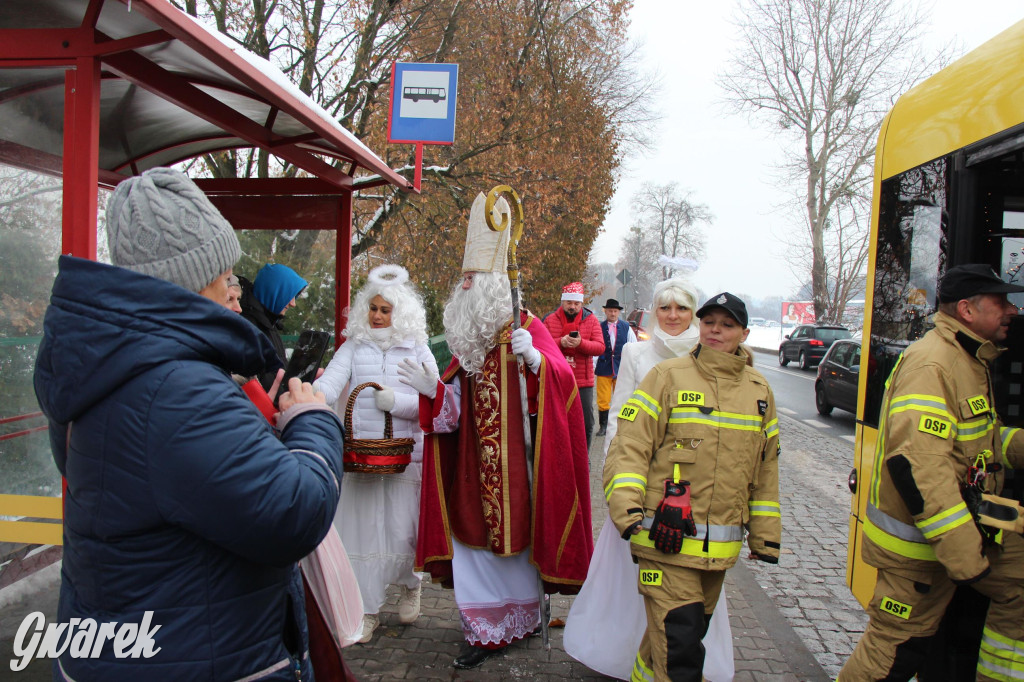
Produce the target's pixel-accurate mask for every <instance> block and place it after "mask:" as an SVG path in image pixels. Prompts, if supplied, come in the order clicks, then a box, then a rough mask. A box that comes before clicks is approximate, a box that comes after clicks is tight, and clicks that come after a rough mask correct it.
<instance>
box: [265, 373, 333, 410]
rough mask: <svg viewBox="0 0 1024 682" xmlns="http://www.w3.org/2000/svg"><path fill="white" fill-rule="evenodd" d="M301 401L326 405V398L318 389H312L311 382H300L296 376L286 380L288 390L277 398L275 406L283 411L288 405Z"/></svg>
mask: <svg viewBox="0 0 1024 682" xmlns="http://www.w3.org/2000/svg"><path fill="white" fill-rule="evenodd" d="M301 403H320V404H321V405H326V404H327V399H326V398H325V397H324V394H323V393H321V392H320V391H314V390H313V384H310V383H302V381H300V380H299V378H298V377H292V378H291V379H289V380H288V391H287V392H286V393H284V394H282V395H281V397H280V398H278V400H277V406H278V407H279V408H280V409H281V411H282V412H284V411H285V410H287V409H288V408H289V407H291V406H293V405H299V404H301Z"/></svg>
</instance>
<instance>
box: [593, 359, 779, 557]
mask: <svg viewBox="0 0 1024 682" xmlns="http://www.w3.org/2000/svg"><path fill="white" fill-rule="evenodd" d="M747 358H748V352H747V351H746V350H745V349H742V348H741V349H740V350H739V351H738V352H737V353H736V354H727V353H722V352H720V351H716V350H712V349H710V348H706V347H703V346H701V345H697V346H696V347H695V348H694V349H693V350H692V351H691V352H690V353H688V354H687V355H684V356H682V357H679V358H673V359H671V360H666V361H665V362H662V363H661V364H659V365H657V366H656V367H655V368H654V369H653V370H651V371H650V372H649V373H648V374H647V376H646V377H645V378H644V380H643V381H642V382H640V385H639V387H637V389H636V391H634V392H633V395H632V397H631V398H630V399H629V400H628V401H627V402H626V403H625V404H624V405H623V406H622V408H621V409H620V410H619V414H618V420H619V422H618V432H617V434H616V436H615V439H614V441H613V442H612V444H611V446H610V447H609V449H608V458H607V459H606V460H605V467H604V486H605V497H606V498H607V500H608V509H609V512H610V514H611V519H612V522H613V523H614V524H615V527H616V528H617V529H618V530H619V532H620V533H623V537H624V538H627V539H628V540H629V542H630V545H631V550H632V553H633V554H634V555H636V556H644V557H649V558H651V559H655V560H657V561H660V562H664V563H670V564H676V565H680V566H687V567H690V568H697V569H703V570H725V569H727V568H729V567H730V566H732V565H733V564H735V563H736V559H737V557H738V556H739V554H740V550H741V548H742V545H743V532H744V527H746V529H747V530H748V531H749V535H748V537H747V544H748V545H749V546H750V549H751V551H753V552H754V553H756V554H758V555H761V556H764V557H773V558H776V559H777V558H778V556H779V542H780V539H781V534H782V517H781V514H780V507H779V466H778V465H779V460H778V455H779V446H778V443H779V424H778V419H777V418H776V416H775V398H774V396H773V395H772V390H771V387H769V385H768V382H767V381H766V380H765V378H764V377H763V376H761V374H759V373H758V372H757V371H756V370H755V369H753V368H752V367H749V366H748V365H747ZM667 479H673V480H679V481H689V482H690V504H691V506H692V508H693V518H694V521H695V523H696V526H697V534H696V536H695V537H686V538H684V540H683V546H682V550H681V551H680V552H679V553H678V554H676V555H671V556H670V555H667V554H664V553H662V552H661V551H660V550H658V549H655V547H654V544H653V542H652V541H651V539H650V537H649V533H648V531H649V528H650V525H651V522H652V519H653V516H654V512H655V509H656V508H657V507H658V504H659V503H660V502H661V500H662V497H663V495H664V490H665V481H666V480H667ZM638 521H639V522H641V524H642V526H643V530H641V531H640V532H639V533H637V534H632V533H631V532H630V531H631V529H632V527H633V526H634V525H635V524H636V523H637V522H638Z"/></svg>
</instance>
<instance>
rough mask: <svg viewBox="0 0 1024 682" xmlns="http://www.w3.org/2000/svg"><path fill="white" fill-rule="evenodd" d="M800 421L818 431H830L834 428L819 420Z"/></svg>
mask: <svg viewBox="0 0 1024 682" xmlns="http://www.w3.org/2000/svg"><path fill="white" fill-rule="evenodd" d="M800 421H802V422H803V423H804V424H807V425H808V426H813V427H814V428H816V429H830V428H832V427H831V426H830V425H829V424H822V423H821V422H820V421H818V420H817V419H801V420H800Z"/></svg>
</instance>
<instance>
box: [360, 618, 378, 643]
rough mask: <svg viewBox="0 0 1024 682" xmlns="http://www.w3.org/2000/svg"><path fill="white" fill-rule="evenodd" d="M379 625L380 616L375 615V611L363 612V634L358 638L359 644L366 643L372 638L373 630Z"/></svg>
mask: <svg viewBox="0 0 1024 682" xmlns="http://www.w3.org/2000/svg"><path fill="white" fill-rule="evenodd" d="M378 625H380V618H378V617H377V614H376V613H364V614H363V636H362V637H360V638H359V643H360V644H367V643H368V642H369V641H370V640H371V639H373V631H374V630H376V629H377V626H378Z"/></svg>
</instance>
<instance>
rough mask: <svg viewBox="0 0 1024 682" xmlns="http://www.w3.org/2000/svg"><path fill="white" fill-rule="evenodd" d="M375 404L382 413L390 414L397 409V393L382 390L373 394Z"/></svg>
mask: <svg viewBox="0 0 1024 682" xmlns="http://www.w3.org/2000/svg"><path fill="white" fill-rule="evenodd" d="M373 404H374V405H376V406H377V409H378V410H380V411H381V412H390V411H391V410H393V409H395V392H394V391H393V390H391V389H390V388H382V389H381V390H379V391H374V392H373Z"/></svg>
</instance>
